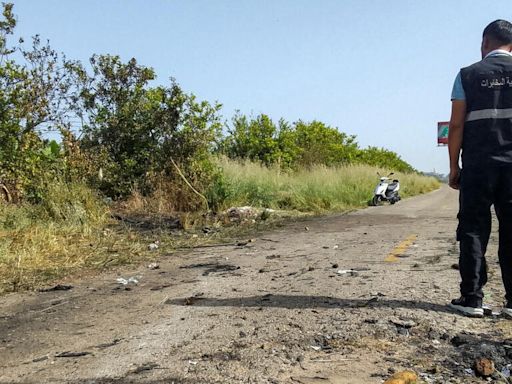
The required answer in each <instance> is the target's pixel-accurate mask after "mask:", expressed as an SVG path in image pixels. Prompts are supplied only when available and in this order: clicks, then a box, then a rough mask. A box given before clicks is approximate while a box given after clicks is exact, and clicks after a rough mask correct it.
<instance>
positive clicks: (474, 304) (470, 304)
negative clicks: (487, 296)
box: [449, 296, 484, 317]
mask: <svg viewBox="0 0 512 384" xmlns="http://www.w3.org/2000/svg"><path fill="white" fill-rule="evenodd" d="M449 306H450V307H451V308H453V309H456V310H457V311H459V312H460V313H462V314H464V315H466V316H469V317H484V310H483V308H482V299H478V298H474V297H464V296H461V297H459V298H458V299H454V300H452V302H451V303H450V304H449Z"/></svg>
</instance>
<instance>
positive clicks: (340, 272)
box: [336, 269, 359, 276]
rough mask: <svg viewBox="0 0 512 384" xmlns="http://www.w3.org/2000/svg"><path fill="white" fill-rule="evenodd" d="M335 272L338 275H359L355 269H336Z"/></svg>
mask: <svg viewBox="0 0 512 384" xmlns="http://www.w3.org/2000/svg"><path fill="white" fill-rule="evenodd" d="M336 273H337V274H338V275H350V276H357V275H359V272H358V271H356V270H355V269H338V271H336Z"/></svg>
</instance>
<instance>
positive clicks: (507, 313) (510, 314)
mask: <svg viewBox="0 0 512 384" xmlns="http://www.w3.org/2000/svg"><path fill="white" fill-rule="evenodd" d="M501 315H502V316H503V317H506V318H507V319H512V303H510V302H508V303H507V305H505V307H504V308H503V309H502V310H501Z"/></svg>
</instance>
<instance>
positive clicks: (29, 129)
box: [0, 4, 73, 197]
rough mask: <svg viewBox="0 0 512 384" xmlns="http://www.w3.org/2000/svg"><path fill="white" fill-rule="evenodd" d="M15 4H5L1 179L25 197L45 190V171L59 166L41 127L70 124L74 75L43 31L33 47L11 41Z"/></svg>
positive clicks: (0, 42) (0, 51)
mask: <svg viewBox="0 0 512 384" xmlns="http://www.w3.org/2000/svg"><path fill="white" fill-rule="evenodd" d="M12 8H13V5H12V4H4V5H3V18H4V19H3V20H2V21H0V179H2V180H3V181H4V183H6V184H8V185H9V186H10V187H11V188H12V189H13V193H14V194H15V196H17V197H23V196H24V195H25V196H27V195H34V194H35V195H37V194H39V193H40V191H39V190H38V188H39V186H40V184H41V177H42V175H43V174H44V173H46V172H54V171H55V169H54V168H53V167H54V166H56V165H57V163H58V162H56V161H54V160H55V158H54V157H55V156H52V155H51V154H50V153H49V152H48V150H47V148H46V146H47V142H46V140H43V138H42V135H41V132H42V131H46V130H50V129H54V130H58V129H60V128H62V127H64V126H66V125H67V124H68V122H67V119H68V111H69V108H70V104H69V100H70V99H69V96H70V92H71V89H72V87H73V81H72V77H71V76H70V73H69V72H68V71H67V69H66V66H67V61H66V60H65V59H62V60H61V59H60V58H59V56H58V55H57V53H56V52H55V51H54V50H52V49H51V47H50V46H49V44H48V43H46V44H43V43H42V42H41V40H40V38H39V36H35V37H33V39H32V45H31V46H30V47H29V48H26V47H25V46H24V45H23V40H22V39H20V40H19V42H18V43H16V44H15V45H13V46H9V39H8V38H9V37H10V36H12V34H13V32H14V28H15V26H16V20H15V18H14V16H13V14H12ZM15 58H17V60H15ZM55 145H57V144H56V143H55V144H53V148H54V149H53V150H54V151H55ZM50 151H51V150H50Z"/></svg>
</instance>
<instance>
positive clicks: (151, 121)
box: [77, 55, 221, 196]
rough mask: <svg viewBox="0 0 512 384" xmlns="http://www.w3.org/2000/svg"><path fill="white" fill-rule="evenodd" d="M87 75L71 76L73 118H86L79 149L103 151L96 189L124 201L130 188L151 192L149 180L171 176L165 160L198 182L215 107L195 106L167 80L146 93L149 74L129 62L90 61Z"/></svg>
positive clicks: (216, 125)
mask: <svg viewBox="0 0 512 384" xmlns="http://www.w3.org/2000/svg"><path fill="white" fill-rule="evenodd" d="M91 65H92V68H93V74H92V75H90V76H89V75H87V74H86V73H85V71H84V70H83V69H81V70H79V71H77V72H78V74H79V76H80V78H81V79H82V85H81V91H80V97H79V102H80V103H79V107H80V109H79V113H80V114H81V115H82V116H85V117H86V118H87V123H86V124H85V125H84V127H83V133H84V138H83V140H82V141H81V143H80V144H81V146H82V148H83V149H84V150H85V151H89V152H92V153H99V152H101V151H102V152H103V153H104V154H105V158H104V159H103V160H104V161H103V162H102V163H100V164H99V166H100V167H103V171H104V173H103V174H104V179H103V181H102V183H101V188H102V190H103V191H104V192H105V193H107V194H108V195H110V196H126V195H128V194H130V193H131V192H132V191H133V189H134V188H135V187H136V188H137V189H139V190H140V191H142V192H143V193H149V192H151V189H152V177H153V176H155V175H156V174H165V175H168V176H170V177H176V173H175V172H176V170H175V167H174V166H173V164H172V162H171V161H170V160H171V159H172V160H173V161H174V162H175V163H177V164H179V167H180V168H182V171H183V172H184V173H185V174H186V175H187V177H190V178H192V179H194V181H199V182H201V181H203V180H204V178H205V177H206V176H207V175H205V173H206V174H207V173H208V170H207V168H208V167H209V165H208V161H207V160H208V157H209V153H210V152H211V146H212V142H214V140H215V139H216V137H217V135H218V132H219V131H220V127H221V124H220V119H219V116H218V115H217V112H218V110H219V109H220V105H219V104H215V105H210V104H209V103H207V102H205V101H202V102H198V101H197V100H196V98H195V97H194V96H193V95H188V94H185V93H184V92H183V91H182V90H181V88H180V87H179V86H178V85H177V84H176V82H174V81H172V82H171V85H170V86H169V87H155V88H151V87H150V86H149V82H150V81H151V80H153V79H155V74H154V71H153V70H152V69H150V68H146V67H144V66H141V65H139V64H138V63H137V62H136V60H135V59H131V60H130V61H129V62H128V63H123V62H121V60H120V58H119V57H118V56H109V55H103V56H93V57H92V58H91Z"/></svg>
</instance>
